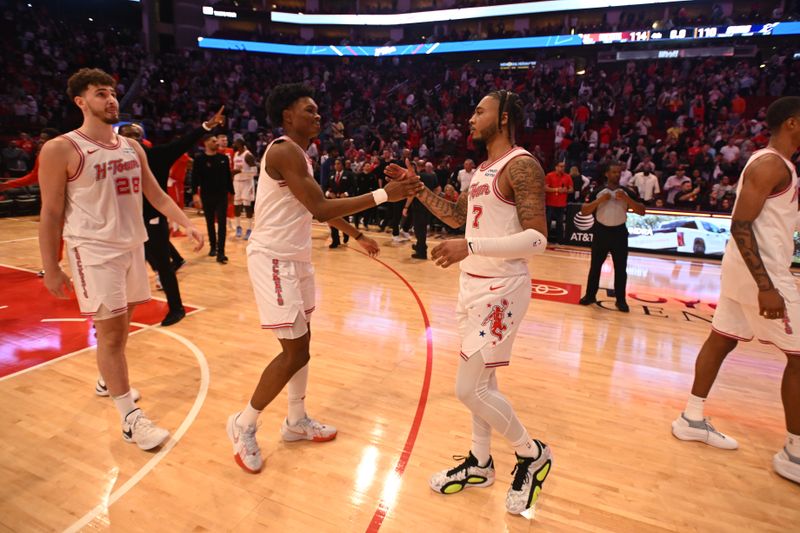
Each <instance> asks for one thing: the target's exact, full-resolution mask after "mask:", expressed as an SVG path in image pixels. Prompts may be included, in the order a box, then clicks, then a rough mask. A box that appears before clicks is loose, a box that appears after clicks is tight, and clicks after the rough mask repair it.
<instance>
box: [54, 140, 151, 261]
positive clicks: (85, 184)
mask: <svg viewBox="0 0 800 533" xmlns="http://www.w3.org/2000/svg"><path fill="white" fill-rule="evenodd" d="M63 138H65V139H66V140H68V141H69V142H70V143H71V144H72V146H73V147H74V148H75V150H76V151H77V152H78V154H79V155H80V164H79V166H78V170H77V171H76V172H75V174H74V175H72V176H70V177H68V178H67V189H66V210H65V215H64V240H65V241H66V242H67V244H68V245H69V246H70V247H74V246H79V245H91V246H92V248H93V249H94V250H96V251H97V252H98V254H99V255H100V256H102V257H105V258H110V257H114V256H116V255H119V254H120V253H124V252H127V251H129V250H132V249H134V248H136V247H138V246H141V245H142V243H143V242H144V241H146V240H147V231H146V230H145V227H144V218H143V215H142V168H141V162H140V160H139V155H138V154H137V152H136V150H135V149H134V148H133V146H132V143H134V142H136V141H131V140H130V139H127V138H125V137H122V136H119V135H117V136H116V139H115V141H114V144H111V145H107V144H102V143H100V142H97V141H95V140H92V139H90V138H89V137H87V136H86V135H85V134H83V133H82V132H80V131H78V130H73V131H71V132H69V133H66V134H64V135H63ZM84 255H85V254H84ZM98 260H101V258H100V257H98Z"/></svg>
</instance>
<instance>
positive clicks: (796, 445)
mask: <svg viewBox="0 0 800 533" xmlns="http://www.w3.org/2000/svg"><path fill="white" fill-rule="evenodd" d="M786 451H788V452H789V455H791V456H792V457H800V435H793V434H791V433H787V434H786Z"/></svg>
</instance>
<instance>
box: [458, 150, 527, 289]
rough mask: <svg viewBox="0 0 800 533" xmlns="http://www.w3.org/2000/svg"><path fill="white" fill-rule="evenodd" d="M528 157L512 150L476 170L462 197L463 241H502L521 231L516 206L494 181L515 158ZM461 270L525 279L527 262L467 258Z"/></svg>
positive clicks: (476, 256) (482, 274)
mask: <svg viewBox="0 0 800 533" xmlns="http://www.w3.org/2000/svg"><path fill="white" fill-rule="evenodd" d="M520 156H528V157H532V156H531V154H530V153H528V152H527V151H526V150H525V149H523V148H520V147H519V146H513V147H512V148H511V149H510V150H509V151H508V152H506V153H505V155H503V156H502V157H500V159H497V160H496V161H493V162H486V163H484V164H482V165H481V166H480V167H478V170H477V172H475V175H474V176H473V177H472V180H471V181H470V183H469V189H468V190H467V191H466V193H465V194H468V195H469V197H468V198H469V201H468V203H467V227H466V238H467V239H470V238H473V237H505V236H507V235H512V234H514V233H519V232H521V231H522V225H521V224H520V222H519V217H518V216H517V208H516V204H515V203H514V202H512V201H511V200H509V199H507V198H504V197H503V195H502V194H501V193H500V189H499V188H498V186H497V178H498V177H499V176H500V173H501V172H502V171H503V168H504V167H505V166H506V164H507V163H508V162H509V161H511V160H512V159H514V158H515V157H520ZM461 270H462V271H464V272H466V273H467V274H472V275H473V276H481V277H488V278H504V277H510V276H522V275H525V276H527V275H528V260H527V259H522V258H517V259H502V258H498V257H482V256H478V255H470V256H467V258H466V259H464V260H463V261H461Z"/></svg>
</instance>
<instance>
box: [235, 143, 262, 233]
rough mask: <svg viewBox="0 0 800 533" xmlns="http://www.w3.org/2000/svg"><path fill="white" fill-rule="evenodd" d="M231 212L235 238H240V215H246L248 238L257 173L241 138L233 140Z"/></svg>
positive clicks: (253, 160) (251, 225)
mask: <svg viewBox="0 0 800 533" xmlns="http://www.w3.org/2000/svg"><path fill="white" fill-rule="evenodd" d="M233 150H234V151H233V170H232V171H231V173H232V174H233V214H234V216H235V217H236V220H237V223H236V238H237V239H241V238H242V218H243V217H242V215H243V214H245V215H246V217H247V223H248V228H247V233H245V235H244V239H245V240H248V239H249V238H250V233H251V232H252V227H253V201H254V200H255V198H256V182H255V178H256V175H257V174H258V167H257V166H256V159H255V157H253V154H252V153H250V150H248V149H247V146H246V145H245V144H244V141H243V140H242V139H236V140H235V141H233Z"/></svg>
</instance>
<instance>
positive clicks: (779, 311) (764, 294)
mask: <svg viewBox="0 0 800 533" xmlns="http://www.w3.org/2000/svg"><path fill="white" fill-rule="evenodd" d="M758 314H759V315H761V316H763V317H764V318H766V319H769V320H774V319H776V318H783V317H784V316H785V315H786V302H784V301H783V296H781V293H780V292H778V289H776V288H774V287H773V288H772V289H769V290H768V291H758Z"/></svg>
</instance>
